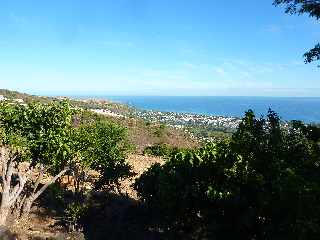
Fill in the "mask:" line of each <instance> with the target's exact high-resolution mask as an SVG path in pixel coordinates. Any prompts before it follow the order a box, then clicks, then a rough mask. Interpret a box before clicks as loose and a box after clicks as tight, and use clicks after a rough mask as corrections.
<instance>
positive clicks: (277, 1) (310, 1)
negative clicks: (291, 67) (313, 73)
mask: <svg viewBox="0 0 320 240" xmlns="http://www.w3.org/2000/svg"><path fill="white" fill-rule="evenodd" d="M274 5H276V6H278V5H286V13H289V14H299V15H300V14H308V15H309V16H310V17H314V18H316V19H317V20H319V19H320V1H319V0H274ZM303 56H304V57H305V63H311V62H313V61H318V60H320V43H318V44H316V45H315V47H314V48H312V49H311V50H309V51H308V52H306V53H305V54H304V55H303Z"/></svg>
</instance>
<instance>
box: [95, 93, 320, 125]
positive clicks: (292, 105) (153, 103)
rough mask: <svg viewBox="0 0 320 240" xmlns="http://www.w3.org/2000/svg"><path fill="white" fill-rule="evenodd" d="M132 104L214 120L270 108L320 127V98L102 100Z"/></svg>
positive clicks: (137, 97) (124, 98)
mask: <svg viewBox="0 0 320 240" xmlns="http://www.w3.org/2000/svg"><path fill="white" fill-rule="evenodd" d="M99 98H105V99H110V100H113V101H116V102H120V103H125V104H129V105H131V106H134V107H137V108H140V109H144V110H157V111H166V112H179V113H196V114H204V115H214V116H234V117H242V116H243V115H244V112H245V111H247V110H248V109H252V110H253V111H254V112H255V114H256V116H261V115H266V113H267V111H268V109H269V108H271V109H272V110H273V111H275V112H277V113H278V115H279V116H280V117H281V119H283V120H302V121H304V122H307V123H320V97H319V98H318V97H317V98H314V97H312V98H307V97H171V96H170V97H155V96H105V97H99Z"/></svg>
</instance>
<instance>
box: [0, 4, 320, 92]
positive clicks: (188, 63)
mask: <svg viewBox="0 0 320 240" xmlns="http://www.w3.org/2000/svg"><path fill="white" fill-rule="evenodd" d="M319 26H320V25H319V22H316V21H315V20H312V19H309V18H308V17H307V16H288V15H286V14H284V10H283V9H282V8H276V7H274V6H273V5H272V0H246V1H242V0H230V1H218V0H200V1H199V0H161V1H159V0H113V1H111V0H110V1H109V0H90V1H89V0H55V1H43V0H28V1H25V0H20V1H19V0H1V2H0V88H8V89H13V90H19V91H23V92H29V93H36V94H73V95H77V94H84V95H88V94H90V95H94V94H104V95H224V96H227V95H237V96H239V95H246V96H251V95H254V96H320V68H317V67H316V64H310V65H305V64H304V63H303V58H302V55H303V53H304V52H305V51H306V50H307V49H308V48H311V47H313V46H314V44H315V43H316V42H317V41H319V40H320V27H319Z"/></svg>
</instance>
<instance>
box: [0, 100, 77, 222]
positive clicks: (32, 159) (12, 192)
mask: <svg viewBox="0 0 320 240" xmlns="http://www.w3.org/2000/svg"><path fill="white" fill-rule="evenodd" d="M72 115H73V110H71V107H70V105H69V104H68V103H67V102H54V103H49V104H40V103H33V104H29V105H28V106H26V107H25V106H22V105H18V104H17V105H11V104H9V103H1V105H0V128H1V139H0V140H1V141H0V143H1V144H0V148H1V152H0V158H1V164H2V166H1V167H2V179H1V187H2V196H1V197H2V199H1V206H0V225H5V224H6V221H7V217H8V215H9V214H10V213H14V214H15V215H16V217H18V218H21V217H22V218H25V217H27V216H28V214H29V212H30V209H31V206H32V204H33V203H34V201H35V200H36V199H37V198H38V197H39V196H40V195H41V194H42V193H43V192H44V191H45V190H46V189H47V188H48V186H49V185H50V184H52V183H54V182H55V181H56V180H57V179H58V178H59V177H61V176H62V175H63V174H65V173H66V172H67V171H68V167H67V163H68V161H69V160H70V154H69V135H70V129H71V124H72ZM26 162H28V164H27V165H26V164H25V163H26ZM48 174H53V176H52V177H51V178H49V179H48V181H47V182H46V183H45V184H43V183H42V182H43V178H44V177H45V176H46V175H48Z"/></svg>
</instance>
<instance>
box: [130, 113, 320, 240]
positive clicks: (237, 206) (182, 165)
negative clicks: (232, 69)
mask: <svg viewBox="0 0 320 240" xmlns="http://www.w3.org/2000/svg"><path fill="white" fill-rule="evenodd" d="M319 132H320V130H319V129H318V128H316V127H315V126H305V125H303V124H302V123H301V122H292V123H291V124H290V126H289V127H287V128H284V127H281V124H280V119H279V117H278V116H277V115H276V114H275V113H274V112H272V111H271V110H270V111H269V112H268V115H267V117H266V118H265V119H264V118H260V119H257V118H255V116H254V114H253V112H252V111H248V112H247V113H246V116H245V117H244V119H243V120H242V123H241V124H240V126H239V128H238V130H237V132H236V133H234V134H233V136H232V139H231V140H230V141H225V142H220V143H217V144H210V145H207V146H205V147H203V148H201V149H199V150H193V151H189V152H183V153H178V154H175V155H174V156H172V157H171V159H170V160H169V161H167V162H166V163H165V164H164V165H162V166H161V165H159V164H155V165H153V166H152V167H151V168H150V169H149V170H148V171H147V172H145V173H144V174H142V176H141V177H140V178H139V179H137V181H136V183H135V188H136V190H137V191H138V193H139V195H140V197H141V198H142V199H143V200H144V202H145V203H146V205H147V206H148V208H149V209H150V210H151V212H152V216H153V219H154V221H153V222H152V224H153V226H154V227H161V228H162V229H163V230H164V231H165V232H169V233H175V234H179V233H183V234H185V235H184V238H186V237H187V236H189V237H190V238H192V239H194V238H198V239H203V238H210V239H317V238H318V236H319V234H320V218H319V216H320V215H319V214H320V204H319V200H320V175H319V173H320V172H319V167H320V148H319V140H320V134H319ZM150 219H152V218H150Z"/></svg>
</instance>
